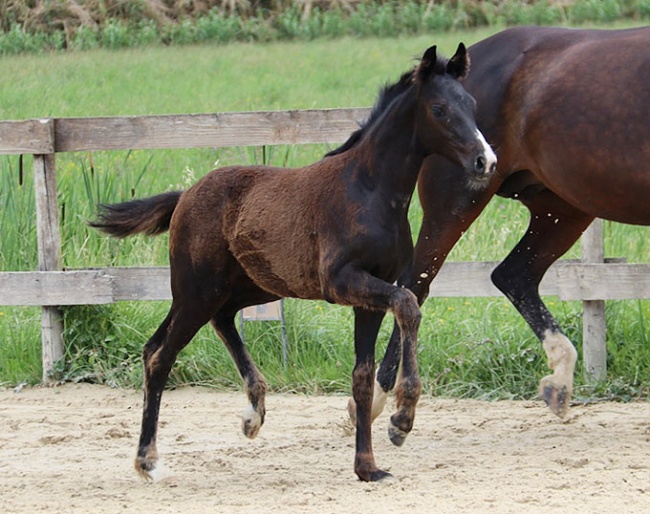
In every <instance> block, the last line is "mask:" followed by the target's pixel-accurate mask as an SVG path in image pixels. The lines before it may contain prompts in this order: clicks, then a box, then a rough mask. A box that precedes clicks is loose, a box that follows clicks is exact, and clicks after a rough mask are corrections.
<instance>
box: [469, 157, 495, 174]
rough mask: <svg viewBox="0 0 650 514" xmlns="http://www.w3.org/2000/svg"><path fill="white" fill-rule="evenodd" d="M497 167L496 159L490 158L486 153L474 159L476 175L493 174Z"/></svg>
mask: <svg viewBox="0 0 650 514" xmlns="http://www.w3.org/2000/svg"><path fill="white" fill-rule="evenodd" d="M496 168H497V162H496V159H494V160H490V159H488V158H487V156H485V155H484V154H481V155H479V156H478V157H477V158H476V160H475V161H474V173H476V175H479V176H481V175H491V174H492V173H494V171H495V170H496Z"/></svg>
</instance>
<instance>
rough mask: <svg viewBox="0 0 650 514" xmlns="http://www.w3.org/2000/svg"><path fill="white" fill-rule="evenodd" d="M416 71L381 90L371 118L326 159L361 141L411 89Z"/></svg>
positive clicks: (405, 74) (409, 72) (328, 153)
mask: <svg viewBox="0 0 650 514" xmlns="http://www.w3.org/2000/svg"><path fill="white" fill-rule="evenodd" d="M414 71H415V70H411V71H407V72H406V73H404V74H403V75H402V76H401V77H400V79H399V80H398V81H397V82H395V83H394V84H386V85H385V86H384V87H383V88H381V90H380V92H379V100H377V103H376V104H375V106H374V107H373V108H372V111H371V112H370V116H368V118H366V120H364V121H363V122H362V123H361V124H360V126H359V129H358V130H355V131H354V132H353V133H352V135H351V136H350V137H349V138H348V140H347V141H346V142H345V143H343V144H342V145H341V146H339V147H338V148H335V149H334V150H331V151H329V152H327V153H326V154H325V157H331V156H332V155H338V154H340V153H343V152H345V151H347V150H349V149H350V148H352V147H353V146H354V145H356V144H357V143H358V142H359V140H360V139H361V136H363V134H364V133H365V131H366V129H367V128H368V127H369V126H371V125H372V124H373V123H374V122H375V121H376V120H377V119H378V118H379V117H380V116H381V115H382V114H383V113H384V111H385V110H386V109H387V108H388V106H389V105H390V104H391V102H392V101H393V100H395V98H397V97H398V96H399V95H401V94H402V93H403V92H404V91H406V90H407V89H408V88H409V87H411V85H412V84H413V72H414Z"/></svg>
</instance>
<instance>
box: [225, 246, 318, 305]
mask: <svg viewBox="0 0 650 514" xmlns="http://www.w3.org/2000/svg"><path fill="white" fill-rule="evenodd" d="M300 243H301V242H300V241H293V242H291V243H289V244H286V243H282V242H281V241H277V240H276V241H272V240H262V241H260V240H257V241H251V240H250V239H248V238H241V237H240V238H237V239H236V240H235V241H233V243H232V244H231V252H232V254H233V256H234V257H235V258H236V259H237V261H238V262H239V265H240V266H241V267H242V268H243V270H244V271H245V272H246V275H248V276H249V277H250V278H251V280H253V282H255V284H256V285H257V286H259V287H260V288H262V289H264V290H265V291H268V292H270V293H273V294H275V295H276V296H281V297H283V298H287V297H291V298H303V299H307V300H320V299H322V291H321V283H320V278H319V274H318V257H317V255H316V253H315V252H314V251H311V250H312V249H311V248H310V246H311V245H309V243H308V242H306V241H302V244H300Z"/></svg>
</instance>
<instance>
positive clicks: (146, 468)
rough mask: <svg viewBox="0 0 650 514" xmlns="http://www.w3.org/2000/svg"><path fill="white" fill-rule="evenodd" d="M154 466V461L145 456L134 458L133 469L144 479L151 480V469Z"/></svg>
mask: <svg viewBox="0 0 650 514" xmlns="http://www.w3.org/2000/svg"><path fill="white" fill-rule="evenodd" d="M155 468H156V462H155V461H152V460H151V459H148V458H147V457H136V458H135V470H136V471H137V472H138V475H140V476H141V477H142V478H143V479H144V480H146V481H150V480H153V474H152V472H153V470H154V469H155Z"/></svg>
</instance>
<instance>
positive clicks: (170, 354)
mask: <svg viewBox="0 0 650 514" xmlns="http://www.w3.org/2000/svg"><path fill="white" fill-rule="evenodd" d="M208 319H209V314H206V313H205V312H204V310H203V309H201V307H200V306H196V305H183V306H179V305H178V304H176V303H172V307H171V309H170V311H169V314H168V315H167V317H166V318H165V320H164V321H163V322H162V324H161V325H160V327H158V330H156V332H155V333H154V335H153V336H152V337H151V339H149V341H148V342H147V344H146V345H145V346H144V349H143V352H142V357H143V361H144V407H143V412H142V429H141V432H140V441H139V444H138V453H137V457H136V460H135V469H136V471H137V472H138V473H140V475H142V476H143V477H144V478H147V479H150V478H152V476H151V472H152V471H153V470H154V468H155V467H156V463H157V461H158V452H157V450H156V434H157V431H158V415H159V413H160V400H161V397H162V393H163V389H164V387H165V383H166V382H167V378H168V376H169V372H170V371H171V368H172V366H173V364H174V362H175V361H176V357H177V356H178V353H179V352H180V351H181V350H182V349H183V348H184V347H185V346H186V345H187V344H188V343H189V342H190V341H191V340H192V338H193V337H194V335H195V334H196V332H197V331H198V330H199V329H200V328H201V327H202V326H203V325H205V324H206V323H207V322H208Z"/></svg>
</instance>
